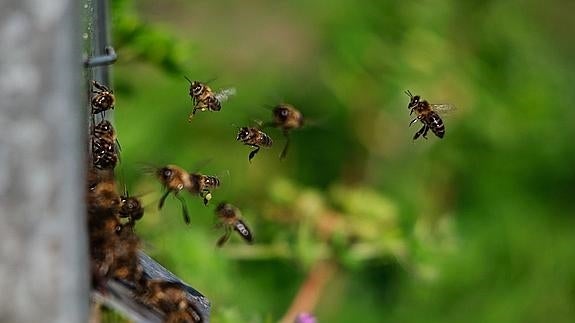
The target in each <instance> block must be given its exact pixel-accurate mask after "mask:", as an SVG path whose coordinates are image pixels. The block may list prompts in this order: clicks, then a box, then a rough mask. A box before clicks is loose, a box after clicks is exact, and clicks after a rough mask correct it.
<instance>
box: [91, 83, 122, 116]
mask: <svg viewBox="0 0 575 323" xmlns="http://www.w3.org/2000/svg"><path fill="white" fill-rule="evenodd" d="M92 85H93V86H94V88H95V89H92V93H93V94H95V95H94V96H93V97H92V101H91V103H92V114H98V113H104V112H105V111H108V110H110V109H114V103H115V102H116V98H115V97H114V92H112V91H111V90H110V89H109V88H108V87H107V86H105V85H104V84H100V83H98V82H97V81H92Z"/></svg>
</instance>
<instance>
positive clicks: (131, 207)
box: [118, 192, 144, 227]
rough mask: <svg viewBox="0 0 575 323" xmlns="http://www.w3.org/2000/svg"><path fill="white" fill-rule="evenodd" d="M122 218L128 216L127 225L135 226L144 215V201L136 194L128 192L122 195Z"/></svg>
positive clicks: (120, 212)
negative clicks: (131, 194)
mask: <svg viewBox="0 0 575 323" xmlns="http://www.w3.org/2000/svg"><path fill="white" fill-rule="evenodd" d="M118 216H119V217H120V218H127V219H128V223H127V225H128V226H130V227H133V226H134V224H135V223H136V221H138V220H140V219H141V218H142V217H143V216H144V208H143V207H142V202H140V199H138V198H137V197H135V196H130V194H128V193H127V192H126V194H125V195H122V196H120V209H119V210H118Z"/></svg>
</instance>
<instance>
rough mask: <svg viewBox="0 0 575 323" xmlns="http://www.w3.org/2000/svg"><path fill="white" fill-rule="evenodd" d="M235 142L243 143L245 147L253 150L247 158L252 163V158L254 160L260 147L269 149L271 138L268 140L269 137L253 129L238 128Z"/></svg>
mask: <svg viewBox="0 0 575 323" xmlns="http://www.w3.org/2000/svg"><path fill="white" fill-rule="evenodd" d="M236 140H237V141H241V142H243V143H244V145H246V146H251V147H254V148H255V149H254V150H252V151H251V152H250V155H249V157H248V160H249V161H250V162H251V161H252V158H254V156H255V155H256V154H257V153H258V152H259V151H260V148H261V147H265V148H269V147H271V146H272V144H273V141H272V138H270V136H268V135H267V134H266V133H265V132H263V131H261V130H260V129H258V128H253V127H242V128H240V131H239V132H238V136H237V138H236Z"/></svg>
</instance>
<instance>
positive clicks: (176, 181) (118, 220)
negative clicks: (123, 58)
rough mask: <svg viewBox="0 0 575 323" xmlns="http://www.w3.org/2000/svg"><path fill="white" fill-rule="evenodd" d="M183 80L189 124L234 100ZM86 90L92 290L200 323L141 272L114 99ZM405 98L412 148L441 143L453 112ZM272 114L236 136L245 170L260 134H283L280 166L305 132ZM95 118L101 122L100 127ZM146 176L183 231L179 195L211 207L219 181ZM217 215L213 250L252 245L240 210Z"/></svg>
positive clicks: (170, 318) (170, 170) (104, 89)
mask: <svg viewBox="0 0 575 323" xmlns="http://www.w3.org/2000/svg"><path fill="white" fill-rule="evenodd" d="M185 78H186V80H187V81H188V82H189V93H188V94H189V96H190V98H191V100H192V103H193V108H192V111H191V113H190V114H189V117H188V121H190V122H191V120H192V118H193V117H194V116H195V114H196V112H198V111H202V112H203V111H212V112H217V111H220V110H221V109H222V103H223V102H225V101H227V100H228V98H229V97H231V96H233V95H235V92H236V91H235V88H227V89H221V90H219V91H214V90H212V89H211V88H210V86H208V85H207V82H206V83H204V82H201V81H192V80H191V79H189V78H188V77H185ZM90 88H91V97H90V98H89V103H90V110H91V117H92V124H91V126H90V131H89V140H88V143H87V146H88V155H89V163H88V172H87V176H86V180H87V190H86V203H87V208H88V211H87V217H88V227H89V240H90V269H91V277H92V284H93V286H94V288H96V289H98V290H104V291H105V289H106V282H107V280H109V279H117V280H121V281H124V282H127V283H129V284H130V285H131V286H133V287H134V289H135V297H136V299H137V300H138V301H139V302H141V303H142V304H145V305H147V306H150V307H152V308H153V309H155V310H156V311H158V312H160V313H162V314H163V315H164V319H165V322H200V321H201V317H200V316H199V315H198V312H197V308H195V307H194V304H193V303H191V302H190V300H189V299H188V295H187V292H186V290H185V285H183V284H181V283H179V282H175V281H166V280H161V279H152V278H149V277H148V276H147V275H146V273H144V272H143V270H142V268H141V265H140V263H139V259H138V251H139V249H140V247H141V242H140V239H139V238H138V236H137V235H136V230H135V226H136V224H137V223H138V221H141V220H142V219H143V216H144V207H143V204H142V201H141V200H140V199H139V197H137V196H131V195H130V194H129V193H128V192H127V190H126V189H124V192H122V193H120V192H119V191H118V188H117V184H116V180H115V176H114V171H115V168H116V166H117V165H118V162H119V160H120V145H119V142H118V135H117V132H116V130H115V129H114V127H113V125H112V123H111V122H110V121H108V120H106V119H105V116H106V112H107V111H109V110H112V109H115V105H116V98H115V96H114V92H113V91H112V90H111V89H110V88H109V87H108V86H107V85H105V84H101V83H99V82H97V81H92V82H91V84H90ZM405 94H407V95H408V96H409V103H408V109H409V110H410V115H413V114H414V113H415V118H414V119H413V120H412V121H411V123H410V126H411V125H412V124H414V123H416V122H418V121H419V122H421V123H422V127H421V128H420V129H419V130H418V131H417V132H416V133H415V134H414V136H413V140H416V139H418V138H419V137H423V138H425V139H427V134H428V132H429V131H431V132H432V133H433V134H434V135H436V136H437V137H438V138H443V137H444V136H445V125H444V123H443V120H442V119H441V117H440V116H439V114H440V112H442V111H449V110H452V109H453V106H452V105H450V104H436V103H429V102H428V101H427V100H424V99H422V98H421V97H420V96H419V95H413V94H412V93H411V92H410V91H405ZM271 112H272V114H271V120H270V121H268V122H267V123H265V124H262V125H261V126H259V127H251V126H245V127H241V128H239V129H238V132H237V135H236V141H238V142H241V143H242V144H244V145H247V146H250V147H252V148H253V149H252V150H251V151H250V153H249V155H248V161H249V162H250V163H251V162H252V159H253V158H254V157H255V156H256V155H257V154H258V152H259V151H260V150H261V148H272V146H273V143H274V141H273V139H272V137H271V136H270V135H268V134H267V133H266V132H264V129H265V128H267V127H273V128H276V129H278V130H279V131H281V133H282V134H283V136H284V138H285V144H284V146H283V148H282V150H281V154H280V159H284V158H285V157H286V156H287V152H288V148H289V146H290V138H291V137H290V134H291V133H292V132H293V131H294V130H296V129H300V128H302V127H304V125H307V124H309V122H308V120H307V119H306V118H304V114H303V113H302V112H301V111H300V110H299V109H298V108H296V107H295V106H293V105H291V104H288V103H281V104H277V105H275V106H274V107H273V108H272V111H271ZM96 116H100V121H99V122H98V123H97V124H96V123H95V117H96ZM144 133H145V132H144ZM230 140H232V139H231V138H230ZM148 173H150V174H151V175H152V176H153V177H154V178H155V179H156V180H157V181H159V182H160V184H161V186H162V188H163V190H164V191H163V193H162V194H161V197H160V198H159V201H158V204H157V207H158V209H159V210H161V209H162V208H163V206H164V204H165V201H166V199H167V198H168V197H169V196H170V195H172V196H174V197H175V198H176V199H178V200H179V202H180V205H181V212H182V217H183V220H184V223H185V224H188V225H189V224H190V223H191V216H190V212H189V210H188V207H187V205H186V201H185V200H184V197H183V195H185V194H191V195H192V196H198V197H200V198H201V199H202V201H203V204H204V205H205V206H208V204H209V202H210V200H212V199H213V196H212V194H213V192H214V191H215V190H216V189H218V188H219V187H220V184H221V183H220V179H219V178H218V177H217V176H213V175H206V174H203V173H199V172H190V171H187V170H185V169H184V168H182V167H180V166H177V165H174V164H165V165H164V166H160V167H150V168H149V169H148ZM183 192H186V193H183ZM212 204H213V203H212ZM214 212H215V218H216V220H217V223H218V224H217V227H218V228H221V229H223V234H222V235H221V236H220V237H219V238H218V239H217V241H216V246H217V247H222V246H223V245H224V244H226V243H227V242H228V241H229V240H230V237H231V236H232V233H233V232H234V231H235V232H237V234H238V235H239V236H240V238H241V239H243V240H244V241H245V242H247V243H250V244H251V243H252V242H253V241H254V235H253V231H252V230H251V229H250V227H249V226H248V225H247V223H246V221H245V220H244V218H243V217H242V214H241V212H240V210H239V209H238V208H237V207H235V206H234V205H232V204H230V203H227V202H220V203H217V205H216V207H215V209H214Z"/></svg>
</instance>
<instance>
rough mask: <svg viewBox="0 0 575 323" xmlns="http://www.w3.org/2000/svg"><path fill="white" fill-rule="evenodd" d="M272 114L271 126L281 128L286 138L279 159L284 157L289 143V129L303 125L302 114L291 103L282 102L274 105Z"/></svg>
mask: <svg viewBox="0 0 575 323" xmlns="http://www.w3.org/2000/svg"><path fill="white" fill-rule="evenodd" d="M272 116H273V121H272V122H271V126H273V127H276V128H278V129H281V130H282V132H283V134H284V137H285V138H286V143H285V146H284V148H283V149H282V152H281V155H280V159H284V158H285V156H286V155H287V151H288V147H289V144H290V135H289V134H290V131H291V130H293V129H298V128H301V127H302V126H303V124H304V118H303V114H302V113H301V112H300V111H299V110H298V109H296V108H295V107H294V106H293V105H291V104H287V103H282V104H278V105H277V106H275V107H274V109H273V110H272Z"/></svg>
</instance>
